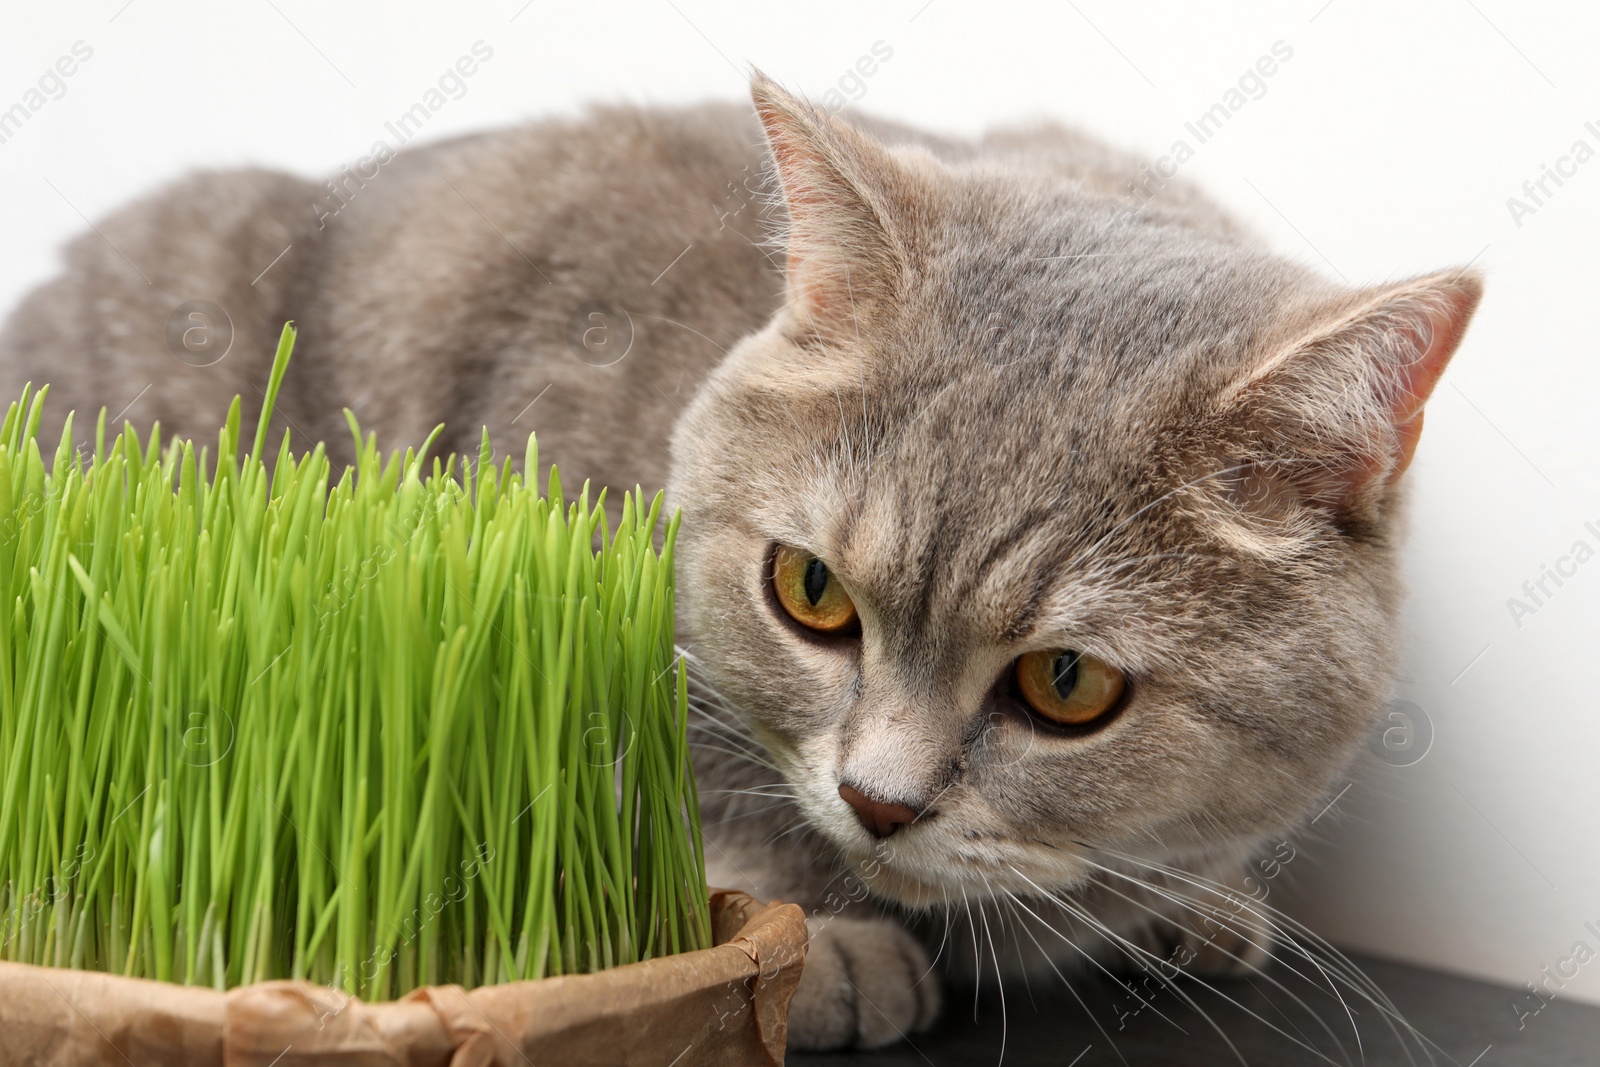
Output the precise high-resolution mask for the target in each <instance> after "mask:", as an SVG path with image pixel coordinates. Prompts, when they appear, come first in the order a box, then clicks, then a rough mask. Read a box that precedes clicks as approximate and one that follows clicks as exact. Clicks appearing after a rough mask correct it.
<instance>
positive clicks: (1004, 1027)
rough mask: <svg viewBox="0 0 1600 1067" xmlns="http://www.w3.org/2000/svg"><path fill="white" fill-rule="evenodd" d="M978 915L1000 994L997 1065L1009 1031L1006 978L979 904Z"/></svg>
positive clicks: (985, 885) (986, 882) (985, 879)
mask: <svg viewBox="0 0 1600 1067" xmlns="http://www.w3.org/2000/svg"><path fill="white" fill-rule="evenodd" d="M978 873H979V876H980V877H981V878H982V879H983V892H984V895H985V896H987V897H990V898H991V899H992V898H993V897H994V889H993V887H992V886H990V884H989V876H988V875H987V874H984V873H983V872H982V871H980V872H978ZM978 917H979V918H980V919H982V920H983V937H984V940H985V941H987V942H988V943H989V958H990V959H991V960H992V961H994V981H995V987H996V990H997V991H998V992H999V995H1000V1058H999V1059H998V1060H997V1061H996V1065H997V1067H998V1064H1001V1063H1004V1062H1005V1059H1006V1037H1007V1035H1008V1033H1009V1031H1010V1020H1009V1019H1008V1017H1007V1015H1006V978H1005V968H1003V967H1001V966H1000V954H999V953H998V952H996V951H995V947H994V931H992V930H990V929H989V913H988V912H987V911H986V910H984V908H983V907H982V906H981V905H980V906H979V908H978ZM980 966H981V964H980Z"/></svg>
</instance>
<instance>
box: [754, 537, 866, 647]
mask: <svg viewBox="0 0 1600 1067" xmlns="http://www.w3.org/2000/svg"><path fill="white" fill-rule="evenodd" d="M772 589H773V592H775V593H776V594H777V596H778V603H780V604H782V605H783V610H784V611H787V612H788V613H789V616H790V617H791V618H793V619H794V621H795V622H798V623H799V624H800V625H801V626H804V627H806V628H807V629H810V630H816V631H818V632H819V633H825V634H836V633H840V632H842V631H844V630H847V629H849V628H850V626H851V625H852V624H853V623H854V622H855V621H856V605H855V602H854V601H852V600H851V599H850V594H849V593H846V592H845V591H844V586H843V585H841V584H839V579H838V578H836V577H835V576H834V574H833V572H832V571H830V570H829V569H828V565H827V564H826V563H824V562H822V560H820V559H818V558H817V557H816V556H815V555H813V554H811V553H810V552H805V551H802V550H801V549H798V548H790V547H789V546H788V545H779V546H778V550H777V552H776V553H774V555H773V560H772Z"/></svg>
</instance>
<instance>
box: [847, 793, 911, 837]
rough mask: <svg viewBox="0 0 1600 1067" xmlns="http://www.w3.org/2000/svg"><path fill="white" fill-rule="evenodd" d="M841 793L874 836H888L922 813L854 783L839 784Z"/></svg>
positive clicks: (908, 824) (862, 823)
mask: <svg viewBox="0 0 1600 1067" xmlns="http://www.w3.org/2000/svg"><path fill="white" fill-rule="evenodd" d="M839 795H840V796H841V797H843V798H844V802H845V803H846V804H849V805H850V806H851V807H852V808H854V809H856V818H858V819H860V820H861V825H862V826H864V827H866V829H867V833H869V834H871V835H872V836H873V837H888V836H889V835H891V834H893V833H894V832H895V831H896V830H898V829H900V827H902V826H910V825H911V824H912V823H914V822H916V821H917V816H919V815H921V814H922V813H921V812H920V811H918V810H917V809H916V808H911V807H907V806H906V805H904V804H893V803H890V802H889V801H887V800H879V799H878V798H877V797H874V796H869V795H868V794H866V793H863V792H862V791H861V790H859V789H857V788H856V787H855V786H853V785H846V784H844V783H842V782H841V783H840V784H839Z"/></svg>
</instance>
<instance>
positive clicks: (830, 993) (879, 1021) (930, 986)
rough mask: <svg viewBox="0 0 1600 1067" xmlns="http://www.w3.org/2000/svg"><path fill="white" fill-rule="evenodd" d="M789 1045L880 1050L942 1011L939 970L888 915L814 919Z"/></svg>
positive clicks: (791, 1019) (791, 1009)
mask: <svg viewBox="0 0 1600 1067" xmlns="http://www.w3.org/2000/svg"><path fill="white" fill-rule="evenodd" d="M808 925H809V927H810V931H811V947H810V948H809V949H808V950H807V951H806V963H805V968H804V970H802V971H801V972H800V985H799V987H798V988H797V989H796V990H795V993H794V999H793V1000H792V1001H791V1002H790V1004H789V1047H790V1048H793V1049H846V1048H876V1047H878V1046H879V1045H887V1044H890V1043H892V1042H895V1041H899V1040H902V1039H903V1038H905V1037H907V1036H908V1035H910V1034H913V1033H916V1032H917V1031H919V1030H923V1029H926V1028H927V1027H928V1026H929V1024H931V1023H932V1022H933V1020H934V1018H935V1017H936V1016H937V1015H938V1014H939V976H938V975H936V974H934V973H933V971H932V965H931V964H930V963H929V961H928V954H927V952H926V951H925V950H924V949H923V947H922V946H921V945H920V944H919V943H918V942H917V940H916V939H915V938H913V937H912V936H911V934H910V933H908V932H907V931H906V930H905V928H904V927H902V926H899V925H898V924H896V923H894V922H892V921H889V920H886V919H846V918H840V917H838V916H833V917H831V918H818V919H812V920H810V921H809V923H808Z"/></svg>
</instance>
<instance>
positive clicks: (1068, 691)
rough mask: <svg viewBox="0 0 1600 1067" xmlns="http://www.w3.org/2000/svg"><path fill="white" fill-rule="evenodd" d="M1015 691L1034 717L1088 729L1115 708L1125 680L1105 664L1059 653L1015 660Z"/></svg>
mask: <svg viewBox="0 0 1600 1067" xmlns="http://www.w3.org/2000/svg"><path fill="white" fill-rule="evenodd" d="M1016 669H1017V688H1018V689H1019V690H1021V692H1022V699H1023V700H1025V701H1027V703H1028V707H1029V708H1031V709H1032V710H1033V712H1034V714H1036V715H1038V716H1040V717H1041V718H1043V719H1048V720H1049V721H1050V722H1053V723H1059V724H1060V725H1062V726H1087V725H1088V724H1089V723H1092V722H1094V721H1095V720H1096V719H1098V718H1100V717H1101V716H1102V715H1105V714H1106V713H1107V712H1109V711H1110V710H1111V709H1112V708H1114V707H1116V706H1117V701H1119V700H1120V699H1122V693H1123V690H1124V689H1125V688H1126V687H1127V679H1125V678H1124V677H1123V674H1122V672H1121V671H1119V670H1117V669H1116V668H1115V667H1113V666H1111V664H1109V663H1107V662H1106V661H1105V660H1103V659H1100V658H1098V657H1096V656H1091V655H1089V654H1088V653H1086V652H1075V651H1072V650H1071V649H1058V650H1055V651H1050V652H1029V653H1027V654H1026V655H1024V656H1022V657H1020V658H1019V659H1018V660H1017V668H1016Z"/></svg>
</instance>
